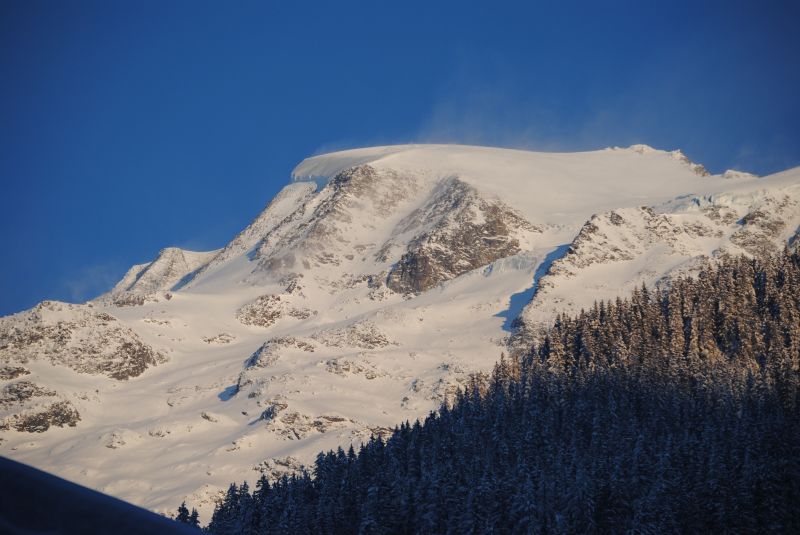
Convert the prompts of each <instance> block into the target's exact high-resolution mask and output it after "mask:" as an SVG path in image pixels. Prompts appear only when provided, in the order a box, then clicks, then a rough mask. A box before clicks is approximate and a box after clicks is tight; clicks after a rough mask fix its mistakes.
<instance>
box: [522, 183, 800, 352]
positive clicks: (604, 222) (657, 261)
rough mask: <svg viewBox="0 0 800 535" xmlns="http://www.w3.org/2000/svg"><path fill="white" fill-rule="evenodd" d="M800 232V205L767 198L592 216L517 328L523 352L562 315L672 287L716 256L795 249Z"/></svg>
mask: <svg viewBox="0 0 800 535" xmlns="http://www.w3.org/2000/svg"><path fill="white" fill-rule="evenodd" d="M798 224H800V198H796V197H794V196H791V195H786V194H781V195H774V194H770V193H767V192H763V191H762V192H756V193H751V194H748V195H744V196H737V195H728V194H723V195H718V196H712V197H708V198H701V197H685V198H681V199H678V200H676V201H675V202H672V203H668V204H667V205H664V206H662V207H654V208H649V207H642V208H625V209H619V210H615V211H610V212H605V213H602V214H599V215H594V216H592V218H591V219H590V220H589V221H587V222H586V223H585V224H584V225H583V227H582V228H581V230H580V232H579V233H578V235H577V236H576V237H575V238H574V239H573V241H572V243H570V244H569V247H568V248H567V249H566V251H565V254H563V256H561V257H559V258H556V259H555V260H554V261H553V262H552V264H551V265H550V266H549V268H548V269H547V270H546V272H544V273H543V274H542V275H543V276H542V277H541V278H540V280H539V281H538V284H537V286H536V288H535V294H534V297H533V300H532V301H531V303H530V304H529V305H527V306H526V308H525V310H524V312H523V314H522V315H521V317H520V321H519V322H518V327H519V328H520V332H519V333H518V334H520V336H522V344H523V345H524V344H527V343H529V342H530V338H531V336H534V337H535V330H536V329H535V326H536V325H537V323H538V322H540V321H546V320H549V319H550V318H552V317H553V315H554V314H556V313H557V312H560V311H571V312H577V310H579V309H580V308H585V307H589V306H591V305H592V302H593V301H595V300H602V299H612V298H614V297H615V296H616V295H618V294H620V293H626V292H629V291H632V290H633V288H634V287H638V286H641V285H642V284H643V283H645V282H646V283H648V284H653V283H654V282H655V283H656V284H658V283H665V282H668V281H669V280H670V278H671V277H674V276H677V275H683V274H687V273H691V272H693V271H695V270H697V269H699V268H700V267H701V266H702V265H703V264H704V263H705V262H707V261H709V259H713V258H715V257H718V256H722V255H731V254H732V255H738V254H742V253H744V254H749V255H752V256H759V255H764V254H768V253H772V252H775V251H776V250H779V249H781V248H782V247H784V246H785V245H786V244H787V243H788V244H789V246H791V245H792V236H793V234H794V233H796V232H797V228H798Z"/></svg>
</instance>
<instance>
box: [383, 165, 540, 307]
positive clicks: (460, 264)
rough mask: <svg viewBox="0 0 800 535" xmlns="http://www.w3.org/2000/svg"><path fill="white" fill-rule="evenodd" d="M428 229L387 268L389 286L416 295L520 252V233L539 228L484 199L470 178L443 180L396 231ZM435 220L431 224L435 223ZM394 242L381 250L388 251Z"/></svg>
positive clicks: (507, 209)
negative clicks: (435, 190) (390, 267)
mask: <svg viewBox="0 0 800 535" xmlns="http://www.w3.org/2000/svg"><path fill="white" fill-rule="evenodd" d="M426 223H427V224H428V226H429V228H428V229H427V230H425V231H424V232H422V233H421V234H419V235H417V236H416V237H415V238H413V239H412V240H411V241H410V243H409V245H408V247H407V251H406V252H405V253H404V254H403V256H402V257H401V258H400V261H399V262H397V263H396V264H395V265H394V266H393V267H392V269H391V271H390V272H389V275H388V277H387V282H386V284H387V286H388V287H389V288H391V289H392V290H394V291H395V292H398V293H403V294H417V293H420V292H424V291H425V290H428V289H429V288H432V287H433V286H436V285H437V284H439V283H440V282H443V281H447V280H450V279H453V278H455V277H458V276H459V275H461V274H463V273H466V272H468V271H471V270H473V269H476V268H478V267H481V266H485V265H487V264H489V263H491V262H494V261H495V260H498V259H500V258H504V257H507V256H511V255H514V254H516V253H518V252H519V251H520V250H521V249H520V239H519V238H520V236H521V235H523V234H531V233H534V232H539V231H540V229H537V228H535V227H534V226H533V225H531V224H530V223H529V222H528V221H526V220H525V219H524V218H523V217H522V216H521V215H519V214H518V213H516V212H515V211H514V210H512V209H511V208H510V207H509V206H507V205H505V204H504V203H502V202H501V201H499V200H486V199H484V198H482V197H480V196H479V195H478V192H477V191H476V190H475V189H474V188H473V187H471V186H469V185H467V184H466V183H464V182H462V181H460V180H458V179H457V178H451V179H449V180H446V181H444V182H443V183H442V184H441V186H440V187H439V188H438V189H437V192H436V193H435V195H434V196H433V197H432V199H431V200H430V201H429V202H428V203H427V204H426V205H425V206H423V207H422V208H420V209H418V210H416V211H415V212H414V213H412V214H411V215H410V216H409V217H407V218H406V219H405V220H403V222H401V224H400V225H399V227H398V229H397V230H396V232H395V233H396V234H400V235H401V234H404V233H406V232H407V231H408V229H410V228H414V227H419V226H425V224H426ZM431 223H432V224H431ZM389 247H391V243H390V244H387V245H385V246H384V248H383V249H382V250H383V251H386V250H387V249H388V248H389Z"/></svg>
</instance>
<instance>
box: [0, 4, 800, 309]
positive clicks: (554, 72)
mask: <svg viewBox="0 0 800 535" xmlns="http://www.w3.org/2000/svg"><path fill="white" fill-rule="evenodd" d="M599 4H601V2H583V3H579V2H524V3H522V2H521V3H503V2H481V3H469V2H452V3H447V2H430V1H429V2H411V1H405V2H375V1H372V2H363V3H349V2H319V3H311V2H267V1H263V2H253V3H248V2H242V1H237V2H204V1H190V2H179V1H173V0H164V1H162V0H158V1H154V0H145V1H139V2H133V1H129V2H119V1H109V0H103V1H99V2H91V1H86V0H71V1H68V2H65V1H61V0H57V1H37V0H32V1H25V0H0V180H2V189H1V190H0V230H1V231H2V235H1V237H2V249H0V250H1V251H2V261H0V314H7V313H10V312H14V311H18V310H21V309H24V308H27V307H30V306H32V305H34V304H35V303H36V302H38V301H40V300H42V299H62V300H68V301H75V300H83V299H86V298H88V297H92V296H94V295H96V294H97V293H99V292H101V291H104V290H106V289H108V288H109V287H110V286H111V284H112V283H113V282H114V281H115V280H116V279H117V278H119V277H120V276H121V275H122V274H123V273H124V271H125V270H126V268H127V267H128V266H129V265H130V264H133V263H140V262H145V261H147V260H149V259H151V258H152V257H153V256H154V255H155V254H156V253H157V252H158V250H159V249H161V248H162V247H164V246H169V245H177V246H181V247H186V248H190V249H196V250H203V249H212V248H217V247H220V246H222V245H224V244H225V242H226V241H227V240H228V239H230V238H231V237H232V236H233V235H234V234H235V233H236V232H238V231H239V230H241V229H242V228H243V227H244V226H245V225H246V224H247V223H248V222H249V221H250V220H251V219H252V218H253V217H254V216H255V215H256V214H257V213H258V212H259V210H260V209H261V208H262V207H263V205H265V204H266V203H267V202H268V201H269V199H270V198H271V197H272V196H273V195H274V194H275V193H276V192H277V191H278V190H279V189H280V187H281V186H282V185H283V184H284V183H286V182H287V180H288V177H289V173H290V172H291V169H292V168H293V166H294V165H295V164H296V163H297V162H299V161H300V160H301V159H303V158H304V157H306V156H309V155H312V154H314V153H318V152H322V151H326V150H333V149H338V148H347V147H353V146H359V145H375V144H386V143H404V142H414V141H416V142H424V141H435V142H462V143H478V144H489V145H501V146H512V147H527V148H534V149H541V150H576V149H591V148H601V147H605V146H611V145H628V144H631V143H647V144H650V145H653V146H656V147H659V148H665V149H672V148H682V149H683V150H684V151H685V152H686V153H687V154H688V155H689V156H690V157H691V158H692V159H694V160H696V161H699V162H702V163H704V164H706V165H707V166H708V167H709V168H710V169H711V170H712V171H715V172H719V171H722V170H724V169H726V168H729V167H737V168H741V169H745V170H750V171H754V172H757V173H760V174H766V173H769V172H774V171H777V170H781V169H783V168H786V167H791V166H796V165H800V135H799V134H798V126H800V97H799V96H798V95H800V28H799V26H800V2H796V1H795V2H774V1H769V0H766V1H753V2H748V3H740V2H736V1H726V2H700V1H693V2H659V3H656V2H641V1H638V2H624V3H622V2H610V3H608V4H609V5H602V6H600V5H599ZM602 4H606V3H605V2H603V3H602Z"/></svg>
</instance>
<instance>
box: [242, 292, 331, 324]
mask: <svg viewBox="0 0 800 535" xmlns="http://www.w3.org/2000/svg"><path fill="white" fill-rule="evenodd" d="M313 314H316V312H312V311H311V310H309V309H307V308H305V307H296V306H293V305H291V304H290V303H289V301H288V299H287V298H286V296H284V297H281V296H280V295H262V296H261V297H259V298H258V299H256V300H255V301H253V302H252V303H248V304H247V305H245V306H243V307H242V308H240V309H239V311H238V312H237V313H236V319H238V320H239V321H240V322H242V323H243V324H245V325H258V326H259V327H269V326H271V325H273V324H274V323H275V322H276V321H278V320H279V319H281V318H284V317H290V318H295V319H298V320H304V319H308V318H310V317H311V316H312V315H313Z"/></svg>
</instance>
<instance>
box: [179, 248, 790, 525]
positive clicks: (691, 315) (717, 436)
mask: <svg viewBox="0 0 800 535" xmlns="http://www.w3.org/2000/svg"><path fill="white" fill-rule="evenodd" d="M799 370H800V256H798V254H797V253H790V252H788V251H784V252H783V253H780V254H776V255H774V256H771V257H767V258H761V259H752V258H746V257H733V258H724V259H721V260H720V261H719V262H717V263H715V264H713V265H709V266H707V267H706V268H704V269H703V270H702V271H701V272H700V273H699V274H698V275H697V276H696V277H692V278H680V279H677V280H674V281H672V282H671V283H670V284H669V286H668V287H665V288H663V289H659V290H648V289H647V288H645V287H642V288H641V289H638V290H636V291H635V292H633V294H632V295H631V296H630V297H629V298H627V299H621V298H619V299H616V300H615V301H613V302H600V303H597V304H595V305H594V306H593V307H592V308H591V309H590V310H585V311H582V312H581V313H579V314H575V315H566V314H564V315H561V316H559V317H558V318H557V319H556V321H555V322H554V324H553V325H552V326H551V327H550V328H548V329H546V330H545V331H544V332H542V333H541V336H539V337H538V341H537V343H536V344H534V345H533V347H531V348H530V350H529V351H528V352H527V353H526V354H523V355H516V356H515V357H514V358H509V359H506V358H502V359H501V360H500V362H498V363H497V364H496V365H495V367H494V370H493V372H492V374H491V375H490V376H481V375H475V376H473V378H472V380H471V382H470V384H469V385H468V386H467V388H466V389H465V390H464V391H462V392H460V393H459V395H458V396H457V399H456V400H455V401H454V402H453V404H452V406H450V405H443V406H442V407H441V408H440V409H439V410H438V411H437V412H435V413H431V414H430V415H429V416H428V417H427V418H426V419H425V421H424V422H419V421H417V422H415V423H413V424H410V423H408V422H406V423H404V424H402V425H400V426H399V427H398V428H397V429H396V430H395V432H394V433H393V435H392V436H391V437H390V438H389V439H388V440H385V441H384V440H382V439H381V438H373V439H372V440H370V441H369V442H367V443H365V444H363V445H361V446H360V447H359V448H358V450H357V451H356V450H354V449H353V448H352V447H350V449H349V450H348V451H347V452H345V451H344V450H342V449H341V448H340V449H338V450H337V451H335V452H334V451H330V452H327V453H320V454H319V455H318V457H317V459H316V462H315V464H314V467H313V473H302V474H299V475H295V476H291V477H283V478H282V479H280V480H278V481H275V482H270V481H268V480H267V479H266V478H263V477H262V479H261V480H260V481H258V482H257V483H256V485H255V488H254V489H253V490H252V491H251V489H250V488H249V486H248V485H247V483H243V484H242V485H236V484H232V485H231V486H230V488H229V489H228V491H227V494H226V495H225V497H224V499H223V500H222V501H221V503H220V504H219V505H218V506H217V508H216V509H215V511H214V514H213V517H212V519H211V522H210V523H209V525H208V526H207V527H206V528H205V529H206V530H207V531H208V532H210V533H214V534H218V535H228V534H245V535H249V534H272V533H276V534H277V533H315V534H316V533H319V534H349V533H364V534H383V533H386V534H390V533H400V534H406V533H408V534H410V533H459V534H461V533H624V532H628V533H685V532H711V531H720V532H741V533H748V532H794V533H798V532H800V507H798V504H800V412H799V411H798V402H799V401H800V389H798V383H799V380H800V373H799ZM184 511H185V507H184ZM184 514H185V513H184Z"/></svg>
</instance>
